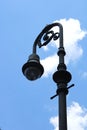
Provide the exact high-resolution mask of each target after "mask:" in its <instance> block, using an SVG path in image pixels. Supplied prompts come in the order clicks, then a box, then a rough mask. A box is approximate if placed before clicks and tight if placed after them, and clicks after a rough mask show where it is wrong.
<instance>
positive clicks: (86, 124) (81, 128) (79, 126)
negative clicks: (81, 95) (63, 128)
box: [50, 102, 87, 130]
mask: <svg viewBox="0 0 87 130" xmlns="http://www.w3.org/2000/svg"><path fill="white" fill-rule="evenodd" d="M67 111H68V112H67V122H68V129H69V130H73V129H74V130H86V129H87V109H86V108H83V107H82V106H80V105H79V104H78V103H77V102H73V103H72V104H71V106H69V107H68V109H67ZM50 123H51V124H52V125H53V126H54V130H58V117H57V116H56V117H51V118H50Z"/></svg>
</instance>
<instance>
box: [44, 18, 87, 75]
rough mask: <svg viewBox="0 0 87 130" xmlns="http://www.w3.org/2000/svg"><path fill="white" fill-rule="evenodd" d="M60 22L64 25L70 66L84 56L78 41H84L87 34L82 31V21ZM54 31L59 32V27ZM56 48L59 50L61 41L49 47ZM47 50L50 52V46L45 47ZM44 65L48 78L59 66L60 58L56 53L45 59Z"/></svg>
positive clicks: (67, 61)
mask: <svg viewBox="0 0 87 130" xmlns="http://www.w3.org/2000/svg"><path fill="white" fill-rule="evenodd" d="M55 22H59V23H61V24H62V25H63V30H64V31H63V32H64V47H65V50H66V54H67V55H66V57H65V58H66V63H67V64H69V63H70V62H74V61H76V60H77V59H79V58H80V57H81V56H82V53H83V49H82V48H81V46H80V45H79V43H78V41H80V40H82V39H83V38H84V37H85V35H86V34H87V32H86V31H84V30H82V29H81V26H80V21H79V20H77V19H72V18H70V19H68V20H66V19H61V20H59V21H55ZM54 31H58V27H55V28H54ZM52 45H53V46H55V47H56V48H58V46H59V40H57V41H55V42H52V43H51V44H50V45H49V46H52ZM45 50H46V51H48V46H46V47H45ZM41 62H42V64H43V65H44V69H45V74H44V75H45V76H48V75H49V74H50V73H52V72H53V71H54V69H55V68H56V67H57V65H58V57H57V55H56V54H55V53H54V55H51V56H49V57H47V58H45V59H43V60H42V61H41Z"/></svg>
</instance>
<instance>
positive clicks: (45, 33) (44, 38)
mask: <svg viewBox="0 0 87 130" xmlns="http://www.w3.org/2000/svg"><path fill="white" fill-rule="evenodd" d="M54 26H58V27H59V32H54V31H53V30H51V29H52V28H53V27H54ZM60 32H61V33H60ZM58 38H60V43H61V47H63V28H62V25H61V24H60V23H53V24H49V25H47V26H46V27H45V28H44V29H43V30H42V31H41V33H40V34H39V35H38V36H37V38H36V40H35V42H34V45H33V53H36V46H37V45H38V46H39V48H41V47H42V46H46V45H47V44H48V43H49V42H50V41H51V40H57V39H58Z"/></svg>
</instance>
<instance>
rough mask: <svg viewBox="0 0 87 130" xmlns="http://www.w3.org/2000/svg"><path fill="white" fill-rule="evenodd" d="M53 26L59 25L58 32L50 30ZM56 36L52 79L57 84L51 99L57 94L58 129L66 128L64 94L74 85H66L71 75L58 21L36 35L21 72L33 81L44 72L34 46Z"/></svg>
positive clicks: (63, 129)
mask: <svg viewBox="0 0 87 130" xmlns="http://www.w3.org/2000/svg"><path fill="white" fill-rule="evenodd" d="M55 26H58V27H59V31H58V32H54V31H52V30H51V29H52V28H53V27H55ZM58 38H59V49H58V53H57V54H58V56H59V64H58V67H57V71H56V72H55V73H54V74H53V80H54V82H55V83H56V84H57V91H56V94H55V95H54V96H52V97H51V99H53V98H54V97H56V96H58V95H59V130H67V111H66V95H67V94H68V89H69V88H70V87H72V86H74V84H72V85H71V86H69V87H67V84H68V83H69V82H70V80H71V78H72V76H71V74H70V72H68V71H67V70H66V69H67V68H66V65H65V63H64V56H65V54H66V53H65V50H64V47H63V27H62V25H61V24H60V23H53V24H49V25H47V26H46V27H45V28H44V29H43V30H42V31H41V33H40V34H39V35H38V36H37V38H36V40H35V42H34V44H33V52H32V54H31V55H30V56H29V59H28V61H27V63H25V64H24V65H23V67H22V72H23V74H24V75H25V76H26V78H27V79H28V80H32V81H33V80H36V79H38V78H40V77H41V76H42V74H43V73H44V68H43V66H42V65H41V64H40V58H39V56H38V55H37V53H36V47H37V46H38V47H39V48H41V47H42V46H46V45H47V44H48V43H49V42H50V41H51V40H52V39H53V40H57V39H58Z"/></svg>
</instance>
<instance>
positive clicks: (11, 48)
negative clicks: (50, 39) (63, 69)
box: [0, 0, 87, 130]
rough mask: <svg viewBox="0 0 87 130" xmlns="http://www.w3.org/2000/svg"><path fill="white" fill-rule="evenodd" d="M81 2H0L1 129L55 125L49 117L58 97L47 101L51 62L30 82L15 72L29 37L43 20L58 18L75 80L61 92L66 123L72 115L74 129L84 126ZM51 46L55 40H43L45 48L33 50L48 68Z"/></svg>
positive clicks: (86, 81) (86, 70)
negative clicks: (70, 87)
mask: <svg viewBox="0 0 87 130" xmlns="http://www.w3.org/2000/svg"><path fill="white" fill-rule="evenodd" d="M86 6H87V1H86V0H80V1H79V0H77V1H76V0H73V1H69V0H66V1H63V0H61V1H58V0H53V1H50V0H42V1H41V0H36V1H34V0H1V1H0V44H1V47H0V60H1V63H0V84H1V85H0V128H1V129H2V130H25V129H26V130H30V129H31V130H34V129H36V130H40V129H41V130H56V129H57V127H58V126H57V124H56V119H55V118H56V117H57V115H58V99H57V98H55V99H54V100H52V101H51V100H50V97H51V96H52V95H54V94H55V91H56V84H55V83H54V82H53V80H52V70H54V69H55V68H54V66H53V68H51V69H50V70H49V71H47V75H44V76H43V77H42V78H41V79H38V80H36V81H34V82H31V81H28V80H27V79H26V78H25V77H24V76H23V74H22V71H21V68H22V65H23V64H24V63H25V62H26V61H27V58H28V56H29V55H30V54H31V52H32V45H33V42H34V40H35V38H36V37H37V35H38V34H39V33H40V31H41V30H42V29H43V28H44V26H45V25H47V24H50V23H52V22H54V21H58V22H62V23H63V26H64V30H65V31H64V32H66V33H65V36H64V43H65V44H64V45H65V48H66V50H67V56H66V57H67V58H66V59H67V69H68V71H70V72H71V74H72V76H73V78H72V81H71V83H69V84H72V83H75V87H74V88H72V89H70V91H69V94H68V96H67V106H68V109H69V110H68V112H69V113H73V115H69V114H68V118H69V119H70V120H69V122H68V124H69V128H70V129H71V126H72V123H71V122H72V120H74V119H77V121H76V125H75V128H74V130H76V128H77V129H79V130H87V124H86V121H87V110H86V109H87V103H86V99H87V93H86V91H87V88H86V85H87V66H86V64H87V57H86V56H87V45H86V44H87V35H86V33H87V21H86V19H87V15H86V12H87V11H86V8H87V7H86ZM68 25H69V26H68ZM66 27H67V29H66ZM69 29H70V30H71V32H70V33H69ZM70 34H71V35H70ZM71 36H72V37H71ZM69 38H71V40H70V43H69ZM57 45H58V44H57V43H54V44H53V46H51V45H49V46H48V48H47V50H45V49H42V50H41V49H38V53H39V54H40V55H41V59H42V60H41V61H42V63H43V64H44V63H46V65H47V66H48V68H50V64H48V61H49V58H50V57H51V58H52V56H53V59H52V60H54V55H55V54H56V52H57ZM69 50H70V51H69ZM69 56H70V57H69ZM46 57H47V58H48V60H47V61H46V59H45V58H46ZM54 63H55V60H54ZM75 110H77V111H75ZM82 120H83V122H82ZM70 121H71V122H70ZM81 122H82V123H81ZM81 128H82V129H81ZM71 130H72V129H71Z"/></svg>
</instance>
